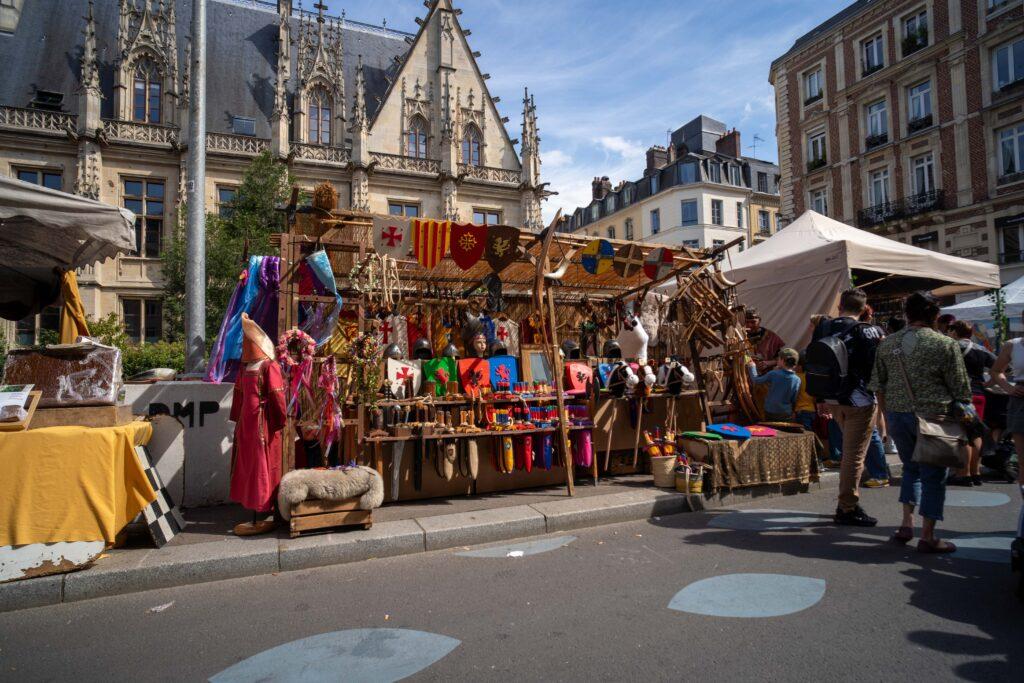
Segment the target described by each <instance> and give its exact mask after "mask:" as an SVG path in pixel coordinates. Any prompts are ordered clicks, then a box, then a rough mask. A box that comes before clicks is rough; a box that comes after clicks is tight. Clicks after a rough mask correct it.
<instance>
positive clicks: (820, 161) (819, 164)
mask: <svg viewBox="0 0 1024 683" xmlns="http://www.w3.org/2000/svg"><path fill="white" fill-rule="evenodd" d="M826 166H828V159H826V158H825V157H824V156H820V157H816V158H814V159H809V160H808V161H807V172H808V173H811V172H813V171H817V170H818V169H819V168H825V167H826Z"/></svg>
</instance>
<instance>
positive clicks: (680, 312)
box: [210, 185, 806, 534]
mask: <svg viewBox="0 0 1024 683" xmlns="http://www.w3.org/2000/svg"><path fill="white" fill-rule="evenodd" d="M331 194H332V192H331V190H330V188H329V186H327V187H325V186H324V185H321V186H318V187H317V189H316V190H315V191H314V195H313V202H312V206H309V207H305V208H302V207H299V206H297V205H296V204H295V203H293V204H292V205H291V206H289V207H287V208H286V209H285V210H286V213H287V216H288V220H287V230H286V231H285V232H283V233H281V234H280V235H279V236H278V237H277V240H276V243H277V244H278V245H279V247H280V256H279V257H278V256H267V257H252V259H250V263H249V265H248V267H247V271H246V273H245V274H244V275H243V278H242V282H241V283H240V284H239V291H238V293H237V294H236V299H233V300H232V305H231V306H230V307H229V311H228V314H227V317H226V319H225V321H224V326H223V327H222V330H221V335H220V338H221V339H225V340H232V341H230V343H229V344H225V345H223V346H222V345H221V343H220V341H218V345H216V346H215V348H214V352H213V357H214V360H215V362H212V363H211V370H210V373H211V376H210V379H212V380H215V381H216V380H218V379H221V378H228V377H230V375H231V373H232V372H233V371H234V372H239V369H238V368H239V367H242V368H250V369H252V368H256V367H265V366H263V365H261V364H262V363H263V360H261V359H259V358H258V357H257V355H250V356H249V360H248V364H246V360H245V355H244V352H243V351H242V342H241V339H242V338H243V337H244V330H243V329H242V328H243V327H244V325H243V323H245V321H246V320H252V319H259V320H261V322H260V325H261V326H262V327H263V328H264V329H270V330H273V331H274V334H275V335H276V339H277V347H276V349H275V350H274V352H273V353H271V352H267V353H265V354H264V355H263V356H262V358H269V357H271V355H273V357H275V358H276V360H277V361H278V365H279V366H280V367H281V368H282V369H283V376H282V379H281V380H280V386H281V389H280V390H281V391H282V392H283V398H282V399H281V400H282V401H283V403H282V405H283V406H284V408H282V409H281V410H282V412H283V413H284V414H285V418H284V421H283V422H282V423H281V427H280V429H281V431H282V433H283V434H284V438H283V441H282V447H281V452H280V455H279V456H277V455H274V453H276V451H272V452H271V454H270V455H269V456H267V455H265V454H263V453H262V451H261V452H260V454H258V455H257V456H256V459H257V460H261V459H263V460H265V459H266V458H267V457H270V458H271V459H273V458H276V457H279V458H280V465H279V467H278V465H277V463H274V464H273V467H272V468H271V469H272V470H274V471H275V472H276V471H278V470H279V472H280V474H279V476H280V477H281V478H282V485H281V489H282V491H284V490H287V491H288V493H287V495H285V494H281V496H280V497H279V499H278V507H279V509H280V511H281V513H282V514H283V515H284V516H285V517H286V518H290V524H291V528H292V532H293V534H295V533H301V532H303V531H305V530H309V529H316V528H321V527H326V526H335V525H338V524H342V525H345V524H355V525H361V526H368V525H369V524H372V507H374V505H373V504H372V503H370V502H367V501H368V500H370V501H372V500H376V501H377V502H376V505H379V504H381V503H382V502H393V501H403V500H411V499H421V498H432V497H445V496H453V495H467V494H475V493H486V492H494V491H503V490H512V489H521V488H528V487H532V486H550V485H552V484H555V483H562V484H564V485H565V487H566V491H567V493H569V494H570V495H572V493H573V491H574V487H575V485H576V478H577V476H578V475H582V476H583V477H584V478H585V479H588V480H590V481H591V482H593V483H594V484H595V485H596V484H597V483H598V482H599V480H600V477H601V476H602V473H619V472H637V471H642V470H643V469H645V468H646V467H647V461H648V459H649V458H651V459H654V458H662V459H664V458H666V457H668V456H670V455H672V457H668V460H670V461H671V462H670V463H668V464H669V465H670V466H674V465H675V464H676V458H675V457H674V455H673V454H677V453H678V451H677V450H676V443H677V437H678V436H679V435H680V434H681V433H682V432H684V431H688V430H691V431H697V432H699V431H700V430H702V429H703V428H704V427H706V426H707V425H708V424H709V423H710V422H712V421H713V419H714V416H715V415H717V416H719V418H730V417H731V418H736V419H742V420H745V421H756V420H757V419H758V415H759V411H758V408H757V406H755V405H754V403H753V400H752V397H751V393H750V387H749V385H748V380H747V373H746V370H745V364H744V363H745V359H746V355H747V353H748V351H749V349H748V347H747V343H746V339H745V336H744V327H743V307H742V306H741V305H739V303H738V302H737V301H736V297H735V285H734V284H733V283H731V282H729V281H728V280H727V279H726V278H725V277H724V276H723V275H722V273H721V271H720V262H721V259H722V258H723V254H724V253H725V250H726V249H728V247H729V246H731V245H725V246H724V247H723V248H721V249H717V250H714V251H710V252H693V251H690V250H688V249H685V248H683V249H682V250H680V252H679V253H676V252H675V251H673V250H672V249H670V248H668V247H665V246H662V245H652V244H642V245H641V244H636V243H633V242H627V241H617V240H604V239H597V240H593V239H584V238H580V237H578V236H574V235H571V234H567V233H562V232H559V231H558V227H559V225H560V219H559V218H556V219H555V220H554V221H553V222H552V224H551V225H550V226H549V227H548V228H547V229H546V230H544V231H541V232H539V233H534V232H531V231H527V230H521V229H518V228H515V227H512V226H504V225H473V224H462V223H458V222H452V221H444V220H432V219H429V218H415V219H408V218H403V217H395V216H379V215H370V214H361V213H354V212H348V211H337V210H335V209H334V208H333V206H334V201H333V198H332V196H331ZM268 272H272V273H274V274H275V275H276V276H277V277H276V281H275V280H274V278H273V277H267V273H268ZM669 282H671V283H672V284H673V285H674V289H673V291H672V292H671V293H660V292H658V291H657V289H658V287H659V286H661V285H663V284H665V283H669ZM249 316H252V318H249ZM236 358H237V359H241V365H238V364H236V367H235V368H234V369H232V368H231V367H230V359H236ZM275 373H276V370H275ZM277 382H278V381H277V380H275V379H274V378H273V377H272V376H271V377H268V378H267V386H268V387H269V389H268V390H267V391H269V392H270V393H267V394H265V395H264V397H263V398H260V400H257V401H256V402H255V403H254V405H256V404H258V405H261V406H262V405H266V406H268V407H267V410H268V411H270V413H273V412H275V411H276V410H277V409H276V408H272V404H273V403H274V402H275V401H277V400H278V399H276V398H274V397H273V392H274V391H277V386H278V384H277ZM237 386H238V385H236V387H237ZM236 392H237V389H236ZM243 395H244V392H243ZM258 398H259V397H258ZM242 400H243V402H244V398H243V399H242ZM261 410H262V408H261ZM270 413H268V415H269V414H270ZM268 419H269V418H268ZM275 419H276V418H275ZM275 424H276V422H275ZM274 439H276V435H273V436H271V437H270V438H269V439H268V440H267V443H272V442H273V440H274ZM805 450H806V449H805ZM239 457H241V454H240V453H239V448H238V446H237V443H236V454H235V458H236V461H237V459H238V458H239ZM683 462H685V461H683ZM311 468H312V469H313V472H312V473H310V472H309V471H308V470H310V469H311ZM703 471H704V468H701V467H699V466H698V465H697V464H695V465H694V468H693V472H694V476H698V473H701V474H700V476H702V473H703ZM366 472H373V473H375V475H376V478H375V477H373V476H368V475H367V474H366ZM300 479H301V481H300ZM356 480H359V481H358V482H357V481H356ZM723 485H724V484H723ZM315 491H318V492H320V493H315ZM303 496H308V498H303ZM311 500H315V501H316V504H315V505H311V503H310V501H311ZM296 515H298V516H299V517H300V519H299V520H298V521H296ZM317 516H320V518H319V519H317Z"/></svg>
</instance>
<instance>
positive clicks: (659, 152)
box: [644, 145, 668, 175]
mask: <svg viewBox="0 0 1024 683" xmlns="http://www.w3.org/2000/svg"><path fill="white" fill-rule="evenodd" d="M667 165H668V150H667V149H665V148H664V147H659V146H658V145H654V146H653V147H651V148H649V149H648V150H647V170H646V171H644V175H651V174H652V173H654V172H655V171H657V170H658V169H660V168H664V167H665V166H667Z"/></svg>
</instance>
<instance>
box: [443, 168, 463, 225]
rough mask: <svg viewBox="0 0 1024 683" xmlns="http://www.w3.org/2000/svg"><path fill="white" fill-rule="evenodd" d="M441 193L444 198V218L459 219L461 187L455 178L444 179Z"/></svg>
mask: <svg viewBox="0 0 1024 683" xmlns="http://www.w3.org/2000/svg"><path fill="white" fill-rule="evenodd" d="M441 195H442V198H443V207H444V208H443V212H444V219H445V220H446V221H457V220H459V201H458V200H459V188H458V186H457V185H456V184H455V181H454V180H452V179H451V178H448V179H446V180H445V181H444V183H443V184H442V185H441Z"/></svg>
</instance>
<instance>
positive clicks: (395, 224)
mask: <svg viewBox="0 0 1024 683" xmlns="http://www.w3.org/2000/svg"><path fill="white" fill-rule="evenodd" d="M411 247H412V229H411V227H410V226H409V219H408V218H403V217H401V216H387V217H386V218H385V217H381V216H375V217H374V219H373V248H374V250H375V251H376V252H377V253H378V254H380V255H381V256H390V257H392V258H396V259H399V258H405V257H406V256H408V255H409V250H410V248H411Z"/></svg>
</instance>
